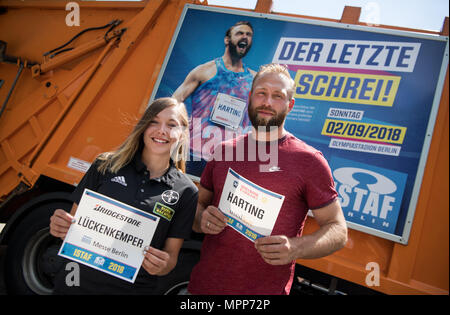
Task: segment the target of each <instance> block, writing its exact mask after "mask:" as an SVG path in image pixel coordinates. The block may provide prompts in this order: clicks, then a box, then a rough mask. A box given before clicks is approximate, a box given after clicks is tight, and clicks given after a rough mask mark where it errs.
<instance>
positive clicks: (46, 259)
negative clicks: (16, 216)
mask: <svg viewBox="0 0 450 315" xmlns="http://www.w3.org/2000/svg"><path fill="white" fill-rule="evenodd" d="M71 206H72V204H71V203H70V202H68V201H67V202H64V201H58V202H51V203H46V204H43V205H40V206H38V207H36V208H34V209H31V210H30V212H29V214H27V216H26V217H25V218H24V219H22V220H21V221H20V222H19V223H18V225H17V226H16V228H15V230H14V232H13V234H12V235H11V238H10V239H9V242H8V247H7V250H6V258H5V282H6V289H7V291H8V294H22V295H32V294H42V295H44V294H51V293H52V292H53V278H54V276H55V274H56V272H57V271H58V270H59V268H61V266H62V259H61V258H60V257H59V256H57V253H58V250H59V247H60V246H61V242H62V241H61V240H60V239H57V238H55V237H53V236H52V235H50V233H49V230H50V229H49V223H50V217H51V216H52V214H53V212H54V211H55V209H58V208H59V209H64V210H66V211H69V210H70V208H71Z"/></svg>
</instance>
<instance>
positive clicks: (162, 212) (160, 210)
mask: <svg viewBox="0 0 450 315" xmlns="http://www.w3.org/2000/svg"><path fill="white" fill-rule="evenodd" d="M153 213H155V214H157V215H159V216H161V217H163V218H164V219H166V220H168V221H171V220H172V217H173V215H174V214H175V210H173V209H172V208H170V207H168V206H165V205H163V204H162V203H159V202H157V203H156V204H155V206H154V207H153Z"/></svg>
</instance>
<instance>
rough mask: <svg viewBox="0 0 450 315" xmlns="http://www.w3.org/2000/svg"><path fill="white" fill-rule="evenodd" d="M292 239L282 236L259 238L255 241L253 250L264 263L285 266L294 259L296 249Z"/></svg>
mask: <svg viewBox="0 0 450 315" xmlns="http://www.w3.org/2000/svg"><path fill="white" fill-rule="evenodd" d="M294 239H295V238H293V239H290V238H288V237H286V236H284V235H276V236H267V237H261V238H258V239H257V240H256V241H255V248H256V250H257V251H258V253H259V254H260V255H261V257H262V258H263V259H264V261H265V262H266V263H268V264H270V265H286V264H290V263H291V262H292V261H293V260H295V259H296V258H295V257H296V255H297V253H296V251H297V247H296V244H295V241H294Z"/></svg>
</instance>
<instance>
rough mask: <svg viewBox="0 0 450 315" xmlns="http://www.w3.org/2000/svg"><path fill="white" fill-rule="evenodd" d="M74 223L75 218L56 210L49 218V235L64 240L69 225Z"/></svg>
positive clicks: (61, 210)
mask: <svg viewBox="0 0 450 315" xmlns="http://www.w3.org/2000/svg"><path fill="white" fill-rule="evenodd" d="M74 222H75V218H74V217H73V216H72V215H71V214H69V213H67V212H66V211H64V210H63V209H56V210H55V212H54V213H53V215H52V216H51V217H50V234H51V235H53V236H55V237H60V238H61V239H64V238H65V237H66V234H67V231H69V228H70V225H71V224H72V223H74Z"/></svg>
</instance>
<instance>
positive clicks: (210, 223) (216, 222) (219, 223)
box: [200, 206, 228, 234]
mask: <svg viewBox="0 0 450 315" xmlns="http://www.w3.org/2000/svg"><path fill="white" fill-rule="evenodd" d="M227 221H228V218H227V217H226V216H225V215H224V214H223V213H222V212H221V211H220V210H219V209H217V208H216V207H214V206H208V207H207V208H206V209H205V210H203V211H202V214H201V219H200V228H201V230H202V232H203V233H205V234H219V233H220V232H222V230H223V229H224V228H225V227H226V226H227Z"/></svg>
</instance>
